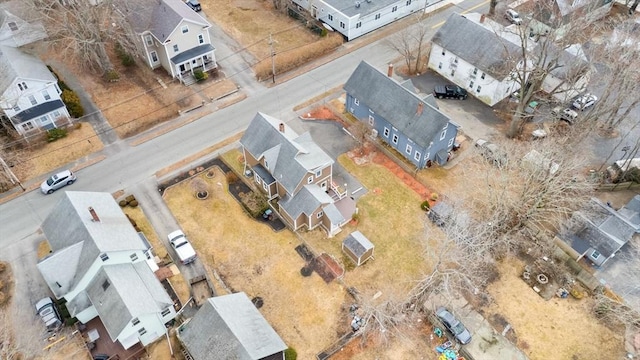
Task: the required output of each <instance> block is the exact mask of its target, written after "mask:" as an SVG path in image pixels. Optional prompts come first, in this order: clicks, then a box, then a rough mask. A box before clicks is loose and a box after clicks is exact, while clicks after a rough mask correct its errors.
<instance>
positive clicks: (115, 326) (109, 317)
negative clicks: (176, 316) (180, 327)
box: [87, 261, 173, 340]
mask: <svg viewBox="0 0 640 360" xmlns="http://www.w3.org/2000/svg"><path fill="white" fill-rule="evenodd" d="M106 281H108V282H109V285H108V287H107V288H106V290H105V289H104V285H105V282H106ZM87 295H88V297H89V299H90V300H91V303H92V304H93V306H94V307H95V308H96V310H97V311H98V316H100V320H101V321H102V323H103V324H104V327H105V329H107V332H108V333H109V336H110V337H111V340H116V338H117V337H118V335H119V334H120V333H121V332H122V330H123V329H124V328H125V327H126V326H127V325H128V324H129V322H130V321H131V320H132V319H133V318H136V317H142V316H143V315H145V314H156V313H160V312H161V311H162V310H163V309H165V308H166V307H168V306H172V305H173V302H172V301H171V298H170V297H169V295H167V293H166V292H165V290H164V288H163V287H162V284H160V281H159V280H158V279H157V278H156V277H155V275H154V274H153V272H151V269H150V268H149V266H148V265H147V264H146V263H145V262H144V261H138V262H136V263H125V264H117V265H105V266H103V267H102V269H101V270H100V271H99V272H98V274H97V275H96V276H95V277H94V278H93V281H92V283H91V284H90V285H89V286H88V287H87Z"/></svg>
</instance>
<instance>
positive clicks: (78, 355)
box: [37, 330, 91, 360]
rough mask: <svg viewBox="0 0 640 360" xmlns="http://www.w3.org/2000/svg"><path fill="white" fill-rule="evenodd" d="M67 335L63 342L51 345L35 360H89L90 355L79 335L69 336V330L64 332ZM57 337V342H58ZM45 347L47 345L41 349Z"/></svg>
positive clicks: (45, 344) (44, 344)
mask: <svg viewBox="0 0 640 360" xmlns="http://www.w3.org/2000/svg"><path fill="white" fill-rule="evenodd" d="M65 331H66V332H67V334H64V335H63V336H66V337H65V339H64V340H62V341H60V342H59V343H57V344H55V345H53V346H52V347H51V348H49V349H48V350H45V351H44V352H43V355H42V356H41V357H38V358H37V359H50V360H66V359H78V360H90V359H91V353H90V352H89V350H87V346H86V344H85V342H84V340H83V338H82V335H81V334H79V333H78V334H75V335H71V331H70V330H65ZM59 339H60V337H58V339H57V340H59ZM45 346H47V343H46V342H45V343H43V345H42V347H45Z"/></svg>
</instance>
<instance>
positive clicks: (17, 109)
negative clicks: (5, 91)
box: [13, 104, 20, 112]
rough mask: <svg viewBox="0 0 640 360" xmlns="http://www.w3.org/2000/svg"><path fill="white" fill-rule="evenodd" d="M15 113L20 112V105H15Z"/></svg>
mask: <svg viewBox="0 0 640 360" xmlns="http://www.w3.org/2000/svg"><path fill="white" fill-rule="evenodd" d="M13 111H15V112H18V111H20V105H18V104H15V105H14V106H13Z"/></svg>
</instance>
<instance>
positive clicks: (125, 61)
mask: <svg viewBox="0 0 640 360" xmlns="http://www.w3.org/2000/svg"><path fill="white" fill-rule="evenodd" d="M116 54H118V58H119V59H120V63H122V65H124V66H126V67H129V66H132V65H133V64H135V63H136V62H135V60H134V59H133V56H131V54H129V53H128V52H126V51H125V50H124V48H123V47H122V45H120V43H117V44H116Z"/></svg>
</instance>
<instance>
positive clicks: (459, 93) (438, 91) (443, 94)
mask: <svg viewBox="0 0 640 360" xmlns="http://www.w3.org/2000/svg"><path fill="white" fill-rule="evenodd" d="M433 95H434V96H435V97H437V98H438V99H442V98H447V99H458V100H464V99H466V98H467V90H465V89H463V88H461V87H460V86H457V85H439V86H436V87H435V89H434V90H433Z"/></svg>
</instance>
